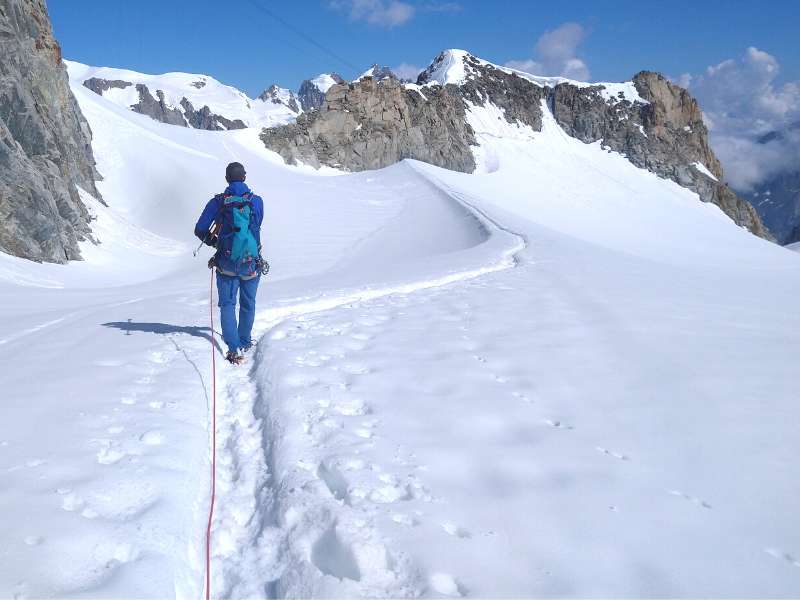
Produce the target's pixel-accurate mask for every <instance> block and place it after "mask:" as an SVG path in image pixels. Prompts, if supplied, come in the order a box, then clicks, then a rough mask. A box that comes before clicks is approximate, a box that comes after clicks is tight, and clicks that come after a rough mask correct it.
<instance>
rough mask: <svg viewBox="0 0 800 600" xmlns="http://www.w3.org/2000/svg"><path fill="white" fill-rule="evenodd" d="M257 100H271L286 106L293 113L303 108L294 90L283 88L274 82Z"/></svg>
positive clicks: (273, 102) (299, 111)
mask: <svg viewBox="0 0 800 600" xmlns="http://www.w3.org/2000/svg"><path fill="white" fill-rule="evenodd" d="M257 100H261V101H262V102H271V103H272V104H281V105H283V106H286V107H288V108H289V110H291V111H292V112H293V113H301V112H303V109H302V108H301V107H300V103H299V102H298V101H297V96H295V94H294V92H293V91H291V90H288V89H286V88H282V87H280V86H278V85H276V84H272V85H271V86H269V87H268V88H267V89H266V90H264V91H263V92H261V94H259V95H258V98H257Z"/></svg>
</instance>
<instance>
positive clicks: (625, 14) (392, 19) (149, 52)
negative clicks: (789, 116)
mask: <svg viewBox="0 0 800 600" xmlns="http://www.w3.org/2000/svg"><path fill="white" fill-rule="evenodd" d="M257 5H261V6H262V7H266V8H267V10H269V11H271V12H272V13H274V14H275V15H277V16H278V17H279V18H280V19H282V20H283V21H285V22H286V23H288V24H290V26H291V27H294V28H295V29H292V28H290V27H287V26H286V25H285V24H283V23H280V22H278V21H276V20H275V19H274V18H273V17H271V16H270V15H268V14H266V13H265V12H264V11H262V10H260V9H259V8H258V7H257ZM48 6H49V9H50V13H51V16H52V19H53V24H54V28H55V32H56V36H57V37H58V39H59V41H60V42H61V44H62V47H63V50H64V56H65V57H67V58H70V59H73V60H78V61H81V62H86V63H89V64H92V65H102V66H113V67H125V68H130V69H134V70H138V71H143V72H148V73H159V72H164V71H189V72H198V73H206V74H209V75H212V76H214V77H216V78H217V79H219V80H221V81H223V82H225V83H228V84H231V85H234V86H236V87H239V88H240V89H242V90H244V91H245V92H247V93H248V94H250V95H251V96H252V95H255V94H258V93H259V92H260V91H261V90H263V89H264V88H265V87H267V86H268V85H270V84H271V83H278V84H279V85H283V86H285V87H289V88H291V89H296V88H297V86H298V85H299V83H300V81H301V80H302V79H304V78H306V77H309V76H313V75H315V74H317V73H319V72H323V71H331V70H336V71H338V72H339V73H341V74H342V75H343V76H344V77H346V78H347V77H352V76H354V75H356V74H357V73H356V68H358V69H359V70H363V69H365V68H366V67H368V66H369V65H370V64H371V63H373V62H379V63H381V64H387V65H389V66H393V67H394V66H397V65H400V64H404V63H405V64H408V65H414V66H418V67H424V66H426V65H427V64H428V63H429V62H430V60H431V59H432V58H433V57H434V56H435V55H436V54H437V53H438V52H439V51H440V50H442V49H444V48H452V47H455V48H464V49H467V50H470V51H471V52H473V53H474V54H477V55H478V56H481V57H482V58H486V59H488V60H491V61H493V62H496V63H506V62H508V61H512V60H513V61H518V62H520V63H523V62H525V61H532V63H529V64H536V65H540V66H542V67H543V68H549V69H550V70H552V69H557V68H559V67H558V61H559V60H561V59H559V58H558V57H556V58H555V59H553V57H552V56H549V58H548V52H552V47H551V48H550V49H549V50H548V48H547V47H543V46H542V45H541V44H539V47H538V50H537V43H538V42H540V39H541V37H542V36H543V34H545V33H546V32H548V31H550V32H553V31H559V27H561V26H562V25H564V24H565V23H572V24H575V25H577V26H578V28H579V29H577V30H574V31H573V32H572V33H573V35H572V37H570V38H569V39H567V40H566V42H565V43H566V44H567V46H568V47H566V48H564V47H556V49H555V52H556V54H558V53H561V54H562V55H563V54H565V53H566V54H572V58H574V59H576V60H579V61H580V62H581V63H582V64H583V65H584V67H585V69H586V72H588V74H589V76H590V79H591V80H593V81H602V80H606V81H608V80H610V81H616V80H623V79H628V78H630V76H631V75H633V74H634V73H635V72H637V71H639V70H641V69H651V70H657V71H661V72H664V73H666V74H669V75H671V76H674V77H677V76H679V75H681V74H683V73H692V74H699V73H701V72H702V71H704V70H705V68H706V67H707V66H709V65H716V64H718V63H720V62H722V61H724V60H726V59H731V58H737V57H740V56H742V54H743V53H744V52H745V50H746V49H747V48H748V47H750V46H755V47H757V48H759V49H761V50H763V51H766V52H768V53H769V54H770V55H772V56H774V57H775V58H776V59H777V61H778V63H779V64H780V76H779V78H778V79H777V82H781V81H791V80H798V79H800V44H798V42H797V39H798V38H797V24H798V22H799V21H800V2H796V1H771V2H767V3H763V4H762V3H759V2H755V1H752V2H741V1H736V0H728V1H725V2H723V1H704V2H698V1H697V0H675V1H673V2H669V3H663V4H661V3H642V2H640V1H637V2H633V1H626V0H617V1H613V2H612V1H604V2H601V1H593V2H592V1H582V0H572V1H570V2H553V1H548V2H535V1H522V0H520V1H517V0H507V1H502V2H489V1H477V0H458V1H443V0H442V1H437V0H402V1H401V0H305V1H304V0H301V1H295V2H287V1H279V2H276V1H271V0H229V1H226V2H214V1H212V0H170V1H168V2H164V1H162V0H139V1H138V2H119V1H116V0H110V1H107V2H98V1H97V0H49V2H48ZM298 30H299V31H300V32H302V34H301V33H298ZM303 34H305V35H307V36H308V37H309V38H311V39H313V40H316V41H317V42H318V43H319V44H321V45H323V46H325V47H326V48H327V49H329V50H331V51H332V52H333V53H335V54H336V55H337V56H339V57H341V58H342V59H343V61H340V60H337V59H336V58H334V57H332V56H331V55H329V54H327V53H326V52H325V51H323V50H321V49H320V48H318V47H317V46H315V45H313V44H312V43H310V42H309V41H308V39H306V38H305V37H304V35H303ZM567 37H569V36H567ZM545 41H546V40H545ZM550 41H551V42H554V43H555V44H556V46H558V43H559V41H558V40H552V39H551V40H550ZM561 41H562V42H564V40H561ZM551 46H552V44H551ZM562 58H563V57H562ZM569 58H570V57H569V56H567V57H566V59H569ZM554 61H555V62H554ZM345 63H349V64H345ZM579 72H580V71H579Z"/></svg>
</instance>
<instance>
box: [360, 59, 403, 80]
mask: <svg viewBox="0 0 800 600" xmlns="http://www.w3.org/2000/svg"><path fill="white" fill-rule="evenodd" d="M366 77H372V78H373V79H375V80H378V81H379V80H381V79H399V78H398V77H397V75H395V74H394V72H393V71H392V69H390V68H389V67H387V66H383V67H382V66H380V65H379V64H378V63H375V64H374V65H372V66H371V67H370V68H369V69H367V70H366V71H364V72H363V73H362V74H361V75H360V76H359V77H358V78H357V79H355V80H354V81H361V80H362V79H364V78H366Z"/></svg>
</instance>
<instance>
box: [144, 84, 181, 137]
mask: <svg viewBox="0 0 800 600" xmlns="http://www.w3.org/2000/svg"><path fill="white" fill-rule="evenodd" d="M136 91H137V92H139V102H137V103H136V104H133V105H131V110H133V112H137V113H139V114H141V115H147V116H148V117H150V118H151V119H155V120H156V121H161V122H162V123H168V124H169V125H180V126H181V127H187V122H186V119H185V118H184V117H183V112H181V110H180V109H179V108H173V107H172V106H170V105H169V104H168V103H167V101H166V99H165V97H164V92H163V91H161V90H156V95H157V96H158V99H157V100H156V99H155V98H154V97H153V94H151V93H150V88H148V87H147V86H146V85H144V84H142V83H137V84H136ZM184 100H185V98H184Z"/></svg>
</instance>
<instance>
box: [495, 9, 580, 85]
mask: <svg viewBox="0 0 800 600" xmlns="http://www.w3.org/2000/svg"><path fill="white" fill-rule="evenodd" d="M586 36H587V32H586V29H585V28H584V27H583V26H582V25H580V24H579V23H564V24H562V25H559V26H558V27H556V28H555V29H553V30H552V31H546V32H545V33H544V34H542V35H541V37H539V39H538V40H537V42H536V46H535V47H534V49H533V58H527V59H522V60H510V61H508V62H507V63H506V65H505V66H507V67H511V68H512V69H518V70H520V71H525V72H526V73H533V74H535V75H547V76H553V75H558V76H561V77H568V78H569V79H577V80H580V81H588V79H589V75H590V74H589V67H588V66H587V65H586V63H585V62H584V61H583V60H582V59H580V58H578V55H577V53H578V48H579V47H580V45H581V43H582V42H583V40H584V39H586Z"/></svg>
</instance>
